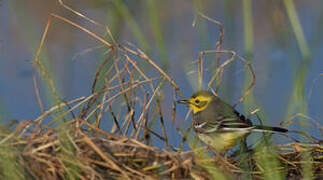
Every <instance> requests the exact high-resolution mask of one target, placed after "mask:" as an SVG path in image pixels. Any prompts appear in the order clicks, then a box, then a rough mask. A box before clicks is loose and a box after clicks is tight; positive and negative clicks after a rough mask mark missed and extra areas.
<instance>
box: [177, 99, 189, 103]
mask: <svg viewBox="0 0 323 180" xmlns="http://www.w3.org/2000/svg"><path fill="white" fill-rule="evenodd" d="M176 102H177V103H181V104H190V102H189V101H188V100H187V99H181V100H178V101H176Z"/></svg>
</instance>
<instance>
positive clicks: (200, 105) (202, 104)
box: [177, 90, 214, 114]
mask: <svg viewBox="0 0 323 180" xmlns="http://www.w3.org/2000/svg"><path fill="white" fill-rule="evenodd" d="M213 97H214V95H213V94H212V93H211V92H209V91H206V90H202V91H198V92H196V93H194V94H193V95H192V96H191V97H190V98H189V99H185V100H179V101H177V102H178V103H183V104H186V105H187V106H189V107H190V108H192V110H193V113H194V114H195V113H197V112H200V111H203V110H204V109H205V108H206V107H208V105H209V103H210V102H211V101H212V98H213Z"/></svg>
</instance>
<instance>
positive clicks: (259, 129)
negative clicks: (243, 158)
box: [252, 126, 288, 133]
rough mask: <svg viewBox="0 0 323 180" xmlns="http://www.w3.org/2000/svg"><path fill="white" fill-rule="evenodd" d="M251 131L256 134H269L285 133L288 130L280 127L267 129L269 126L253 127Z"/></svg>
mask: <svg viewBox="0 0 323 180" xmlns="http://www.w3.org/2000/svg"><path fill="white" fill-rule="evenodd" d="M254 127H255V128H253V129H252V131H256V132H269V133H286V132H288V129H285V128H281V127H269V126H254Z"/></svg>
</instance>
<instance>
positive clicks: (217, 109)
mask: <svg viewBox="0 0 323 180" xmlns="http://www.w3.org/2000/svg"><path fill="white" fill-rule="evenodd" d="M177 102H178V103H182V104H186V105H187V106H188V107H190V108H191V109H192V114H193V115H192V124H193V129H194V131H195V133H196V134H197V136H198V138H199V139H200V140H202V141H203V142H204V143H205V144H206V145H208V146H210V147H211V148H213V149H215V150H216V151H219V152H222V151H226V150H228V149H231V148H232V147H233V146H234V145H236V144H237V142H239V140H241V139H242V138H244V137H247V136H248V135H249V134H250V133H252V132H268V133H287V132H288V129H285V128H281V127H270V126H262V125H253V124H252V122H251V120H250V119H248V118H246V117H245V116H244V115H242V114H240V113H239V112H238V111H237V110H236V109H234V107H232V106H230V105H229V104H228V103H226V102H224V101H223V100H221V99H220V98H219V97H218V96H216V95H214V94H213V93H211V92H210V91H207V90H200V91H198V92H195V93H194V94H193V95H192V96H191V97H190V98H189V99H183V100H178V101H177Z"/></svg>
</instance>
